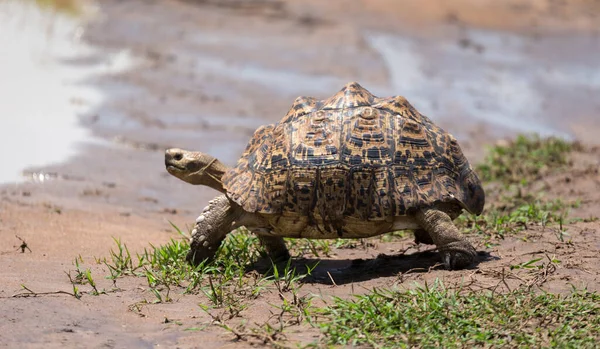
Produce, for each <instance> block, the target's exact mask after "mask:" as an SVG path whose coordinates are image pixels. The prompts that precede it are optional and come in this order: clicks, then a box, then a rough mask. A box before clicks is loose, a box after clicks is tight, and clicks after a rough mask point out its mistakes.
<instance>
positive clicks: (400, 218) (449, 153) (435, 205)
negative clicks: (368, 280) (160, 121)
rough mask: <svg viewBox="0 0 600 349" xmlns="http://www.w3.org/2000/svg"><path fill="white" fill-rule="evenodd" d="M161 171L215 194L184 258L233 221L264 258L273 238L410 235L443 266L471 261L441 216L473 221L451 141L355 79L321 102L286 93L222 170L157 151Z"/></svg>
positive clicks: (272, 250) (478, 204)
mask: <svg viewBox="0 0 600 349" xmlns="http://www.w3.org/2000/svg"><path fill="white" fill-rule="evenodd" d="M165 165H166V167H167V171H168V172H169V173H170V174H172V175H174V176H176V177H178V178H180V179H182V180H184V181H186V182H188V183H191V184H197V185H198V184H199V185H206V186H209V187H211V188H213V189H216V190H218V191H219V192H221V193H222V195H219V196H217V197H216V198H214V199H213V200H211V201H210V202H209V204H208V206H206V207H205V208H204V210H203V211H202V214H201V215H200V216H199V217H198V218H197V219H196V225H195V227H194V229H193V230H192V240H191V244H190V251H189V253H188V254H187V257H186V258H187V261H188V262H190V263H192V264H195V265H197V264H199V263H201V262H203V261H210V260H212V259H213V258H214V256H215V253H216V251H217V249H218V248H219V246H220V244H221V242H222V241H223V239H224V238H225V236H226V235H227V234H228V233H229V232H231V231H232V230H234V229H236V228H238V227H240V226H245V227H247V228H248V229H249V230H250V231H252V232H253V233H255V234H257V235H258V237H259V240H260V242H261V244H262V245H263V246H264V248H265V250H266V252H267V253H268V254H269V255H270V257H271V258H273V259H274V260H281V259H287V258H289V253H288V250H287V249H286V246H285V243H284V240H283V238H310V239H335V238H365V237H371V236H376V235H380V234H384V233H387V232H391V231H396V230H405V229H406V230H413V231H414V232H415V241H416V242H419V243H426V244H435V245H436V246H437V249H438V251H439V252H440V254H441V257H442V261H443V263H444V265H445V267H446V268H447V269H461V268H465V267H468V266H469V265H471V264H472V263H473V262H474V261H475V259H476V252H475V249H474V248H473V246H472V245H471V244H470V243H469V242H468V241H467V240H466V239H465V238H464V237H462V236H461V234H460V233H459V231H458V229H457V228H456V226H455V225H454V224H453V222H452V221H453V220H454V219H455V218H456V217H458V216H459V215H460V214H461V213H462V211H463V210H466V211H468V212H470V213H473V214H476V215H479V214H480V213H481V212H482V210H483V207H484V203H485V194H484V191H483V188H482V186H481V182H480V181H479V178H478V177H477V175H476V173H475V172H474V171H473V169H472V167H471V165H470V164H469V162H468V161H467V159H466V158H465V156H464V154H463V153H462V150H461V148H460V146H459V145H458V143H457V141H456V139H455V138H454V137H453V136H452V135H450V134H449V133H447V132H445V131H444V130H443V129H441V128H440V127H438V126H436V125H435V124H434V123H433V122H432V121H431V120H430V119H429V118H427V117H426V116H424V115H422V114H420V113H419V112H418V111H417V110H416V109H415V108H414V107H413V106H412V105H411V104H410V103H409V102H408V101H407V100H406V99H405V98H404V97H401V96H395V97H388V98H378V97H375V96H374V95H373V94H371V93H370V92H369V91H367V90H366V89H365V88H363V87H362V86H361V85H359V84H358V83H356V82H351V83H348V84H346V85H345V86H344V87H343V88H342V89H341V90H340V91H339V92H338V93H336V94H335V95H334V96H333V97H331V98H329V99H326V100H317V99H315V98H312V97H298V98H297V99H296V100H295V102H294V104H293V105H292V108H291V109H290V110H289V111H288V113H287V114H286V115H285V117H284V118H283V119H282V120H281V121H280V122H279V123H276V124H272V125H266V126H261V127H259V128H258V129H257V130H256V131H255V133H254V135H253V137H252V138H251V140H250V142H249V143H248V146H247V147H246V149H245V151H244V153H243V155H242V156H241V158H240V159H239V161H238V162H237V165H235V167H233V168H229V167H227V166H225V165H224V164H223V163H221V162H220V161H219V160H218V159H216V158H214V157H212V156H210V155H208V154H205V153H201V152H194V151H186V150H181V149H175V148H174V149H169V150H167V151H166V154H165Z"/></svg>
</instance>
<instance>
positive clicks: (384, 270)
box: [250, 251, 498, 285]
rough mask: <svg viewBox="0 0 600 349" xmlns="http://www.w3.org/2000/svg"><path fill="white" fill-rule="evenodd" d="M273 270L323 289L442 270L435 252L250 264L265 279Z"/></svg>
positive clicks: (482, 256)
mask: <svg viewBox="0 0 600 349" xmlns="http://www.w3.org/2000/svg"><path fill="white" fill-rule="evenodd" d="M493 259H498V257H494V256H491V255H490V254H489V253H488V252H484V251H480V252H478V258H477V261H476V262H475V263H473V265H471V266H470V267H469V268H467V269H476V268H477V266H478V265H479V264H480V263H482V262H486V261H489V260H493ZM288 263H289V265H288ZM274 266H275V267H276V268H277V270H278V271H279V274H282V272H283V271H285V270H286V268H287V270H294V272H295V274H296V275H303V274H306V276H305V277H303V278H302V279H301V281H302V282H304V283H315V284H324V285H344V284H349V283H354V282H362V281H368V280H372V279H377V278H380V277H389V276H397V275H399V274H402V273H406V272H411V273H426V272H428V271H430V270H440V269H441V270H443V269H444V265H443V264H442V263H441V262H440V257H439V254H438V253H437V251H424V252H415V253H411V254H403V253H401V254H397V255H386V254H383V253H382V254H379V255H378V256H377V257H375V258H369V259H318V258H292V260H291V261H289V262H288V261H284V262H279V263H276V264H273V262H272V261H271V259H269V258H268V257H263V258H261V259H259V260H258V261H257V262H256V263H254V265H252V266H251V267H250V270H253V271H256V272H258V273H260V274H262V275H265V276H269V275H273V269H274Z"/></svg>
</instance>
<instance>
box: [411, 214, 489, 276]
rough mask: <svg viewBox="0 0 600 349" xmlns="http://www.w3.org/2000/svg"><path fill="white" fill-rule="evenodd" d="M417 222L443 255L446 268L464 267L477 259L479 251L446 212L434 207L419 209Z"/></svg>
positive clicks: (416, 216)
mask: <svg viewBox="0 0 600 349" xmlns="http://www.w3.org/2000/svg"><path fill="white" fill-rule="evenodd" d="M415 218H416V219H417V223H418V224H419V225H420V226H421V227H422V228H423V229H425V230H426V231H427V232H428V233H429V236H430V237H431V239H432V240H433V243H434V244H435V245H436V246H437V248H438V250H439V251H440V253H441V255H442V261H443V262H444V265H445V266H446V269H450V270H452V269H462V268H465V267H467V266H469V265H470V264H472V263H473V262H474V261H475V257H476V256H477V252H476V251H475V249H474V248H473V246H472V245H471V244H470V243H469V242H468V241H467V240H466V239H465V238H464V237H463V236H461V234H460V233H459V231H458V228H456V226H455V225H454V223H452V219H451V218H450V216H448V215H447V214H446V213H445V212H443V211H440V210H436V209H433V208H426V209H421V210H419V211H417V213H416V215H415Z"/></svg>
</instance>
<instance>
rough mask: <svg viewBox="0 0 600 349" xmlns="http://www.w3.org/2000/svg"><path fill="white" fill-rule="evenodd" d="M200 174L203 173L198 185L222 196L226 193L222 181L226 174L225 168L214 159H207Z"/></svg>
mask: <svg viewBox="0 0 600 349" xmlns="http://www.w3.org/2000/svg"><path fill="white" fill-rule="evenodd" d="M202 172H204V173H203V174H202V175H201V176H200V178H199V181H198V182H199V183H198V184H202V185H206V186H209V187H211V188H213V189H214V190H217V191H219V192H221V193H223V194H225V193H227V190H225V188H224V187H223V180H222V178H223V175H224V174H225V172H227V166H225V165H223V163H222V162H221V161H219V160H217V159H216V158H213V157H208V158H207V164H206V166H205V167H204V171H202Z"/></svg>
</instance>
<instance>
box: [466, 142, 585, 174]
mask: <svg viewBox="0 0 600 349" xmlns="http://www.w3.org/2000/svg"><path fill="white" fill-rule="evenodd" d="M574 147H575V145H574V144H572V143H569V142H566V141H563V140H561V139H559V138H540V137H539V136H537V135H535V136H524V135H520V136H518V137H517V138H516V139H515V140H514V141H512V142H511V143H509V144H507V145H498V146H494V147H492V148H491V149H490V150H489V152H488V155H487V157H486V158H485V160H484V162H483V163H481V164H479V165H478V166H477V167H476V170H477V173H478V174H479V175H480V177H481V179H482V180H483V181H484V182H489V181H500V182H503V183H506V184H526V183H528V182H529V181H531V180H532V179H536V178H538V177H539V176H540V175H541V174H542V173H544V172H546V171H550V170H554V169H558V168H561V167H563V166H564V165H566V164H567V154H568V153H569V152H570V151H571V150H572V149H573V148H574Z"/></svg>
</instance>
